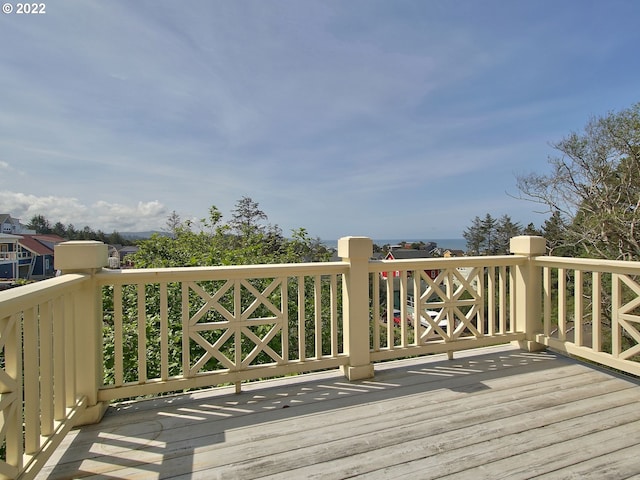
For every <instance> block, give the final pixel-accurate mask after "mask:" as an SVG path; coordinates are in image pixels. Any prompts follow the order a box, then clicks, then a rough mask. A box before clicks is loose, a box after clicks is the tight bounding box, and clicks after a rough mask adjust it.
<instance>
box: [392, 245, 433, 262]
mask: <svg viewBox="0 0 640 480" xmlns="http://www.w3.org/2000/svg"><path fill="white" fill-rule="evenodd" d="M431 257H432V255H431V254H430V253H429V252H427V251H426V250H416V249H414V248H401V249H398V250H393V251H391V252H389V253H388V254H387V256H386V259H387V260H401V259H407V258H431Z"/></svg>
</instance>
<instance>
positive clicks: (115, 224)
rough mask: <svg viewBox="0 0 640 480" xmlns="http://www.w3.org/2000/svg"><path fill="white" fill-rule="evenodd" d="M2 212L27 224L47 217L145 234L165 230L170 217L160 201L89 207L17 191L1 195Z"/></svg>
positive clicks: (101, 203)
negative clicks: (164, 226)
mask: <svg viewBox="0 0 640 480" xmlns="http://www.w3.org/2000/svg"><path fill="white" fill-rule="evenodd" d="M0 205H1V207H0V209H1V210H2V213H9V214H11V216H13V217H16V218H20V219H21V220H22V222H23V223H27V222H28V221H29V220H30V219H31V218H32V217H33V216H34V215H43V216H44V217H45V218H46V219H47V220H49V222H51V223H52V224H53V223H56V222H61V223H63V224H64V225H69V224H73V225H74V226H75V227H76V228H82V227H84V226H89V227H91V228H92V229H94V230H102V231H104V232H111V231H113V230H116V231H145V230H157V229H160V228H162V226H163V225H164V223H165V220H166V217H167V216H168V213H167V212H168V210H167V208H166V207H165V206H164V205H163V204H162V203H161V202H159V201H157V200H153V201H149V202H142V201H139V202H138V203H137V204H136V205H124V204H120V203H110V202H106V201H104V200H98V201H96V202H95V203H93V204H91V205H85V204H83V203H82V202H81V201H80V200H78V199H77V198H73V197H58V196H52V195H50V196H42V197H40V196H37V195H31V194H25V193H17V192H0Z"/></svg>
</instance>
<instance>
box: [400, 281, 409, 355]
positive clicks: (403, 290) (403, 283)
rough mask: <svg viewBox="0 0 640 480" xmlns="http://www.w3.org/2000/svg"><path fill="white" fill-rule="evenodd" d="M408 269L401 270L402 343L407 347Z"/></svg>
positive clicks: (403, 346)
mask: <svg viewBox="0 0 640 480" xmlns="http://www.w3.org/2000/svg"><path fill="white" fill-rule="evenodd" d="M407 343H408V342H407V271H406V270H402V271H401V272H400V345H401V346H402V348H406V347H407Z"/></svg>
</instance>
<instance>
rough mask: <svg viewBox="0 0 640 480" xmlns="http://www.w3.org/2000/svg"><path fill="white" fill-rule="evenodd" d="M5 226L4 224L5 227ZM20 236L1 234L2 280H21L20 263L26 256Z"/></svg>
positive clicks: (0, 277) (0, 274)
mask: <svg viewBox="0 0 640 480" xmlns="http://www.w3.org/2000/svg"><path fill="white" fill-rule="evenodd" d="M4 225H5V224H2V226H3V227H4ZM20 240H22V237H21V236H20V235H13V234H11V233H0V279H14V278H19V273H20V263H21V262H22V260H23V257H24V256H25V255H26V254H25V253H24V252H23V250H22V247H21V246H20Z"/></svg>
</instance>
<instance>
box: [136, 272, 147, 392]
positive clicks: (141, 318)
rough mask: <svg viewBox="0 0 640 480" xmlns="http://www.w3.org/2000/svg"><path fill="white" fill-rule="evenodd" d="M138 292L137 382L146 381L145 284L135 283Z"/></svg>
mask: <svg viewBox="0 0 640 480" xmlns="http://www.w3.org/2000/svg"><path fill="white" fill-rule="evenodd" d="M137 293H138V383H145V382H146V381H147V306H146V303H147V302H146V294H145V284H144V283H139V284H138V285H137Z"/></svg>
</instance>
